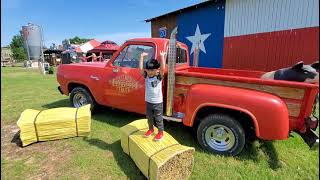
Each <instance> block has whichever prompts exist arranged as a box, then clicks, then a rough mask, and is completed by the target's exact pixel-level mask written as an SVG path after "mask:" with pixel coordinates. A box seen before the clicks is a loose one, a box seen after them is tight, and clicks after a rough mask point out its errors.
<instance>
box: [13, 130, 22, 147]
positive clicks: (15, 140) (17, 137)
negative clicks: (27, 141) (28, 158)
mask: <svg viewBox="0 0 320 180" xmlns="http://www.w3.org/2000/svg"><path fill="white" fill-rule="evenodd" d="M11 143H14V144H16V145H17V146H18V147H22V142H21V139H20V131H18V132H16V134H14V135H13V137H12V139H11Z"/></svg>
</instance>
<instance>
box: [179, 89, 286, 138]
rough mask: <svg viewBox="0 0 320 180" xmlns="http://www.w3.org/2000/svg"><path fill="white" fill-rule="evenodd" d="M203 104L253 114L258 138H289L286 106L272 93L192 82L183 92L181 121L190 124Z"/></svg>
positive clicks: (251, 115)
mask: <svg viewBox="0 0 320 180" xmlns="http://www.w3.org/2000/svg"><path fill="white" fill-rule="evenodd" d="M206 105H210V106H213V107H222V108H227V109H231V110H238V111H241V112H244V113H246V114H247V115H248V116H250V117H251V118H252V121H253V124H254V126H255V131H256V136H257V137H258V138H260V139H264V140H281V139H287V138H288V135H289V113H288V108H287V106H286V104H285V103H284V102H283V100H282V99H280V98H279V97H277V96H275V95H272V94H269V93H264V92H259V91H254V90H249V89H244V88H234V87H227V86H217V85H208V84H195V85H192V86H191V87H190V89H189V91H188V93H187V96H186V107H187V108H186V114H185V118H184V119H183V123H184V124H185V125H187V126H192V125H193V122H194V120H195V117H196V114H197V112H198V111H199V110H200V109H201V108H202V107H204V106H206Z"/></svg>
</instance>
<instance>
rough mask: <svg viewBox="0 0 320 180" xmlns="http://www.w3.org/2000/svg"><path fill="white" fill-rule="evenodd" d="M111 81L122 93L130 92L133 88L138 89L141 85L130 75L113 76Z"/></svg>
mask: <svg viewBox="0 0 320 180" xmlns="http://www.w3.org/2000/svg"><path fill="white" fill-rule="evenodd" d="M109 83H110V84H111V85H112V86H113V87H115V88H116V89H117V90H118V91H119V92H120V93H123V94H128V93H130V92H131V91H133V90H137V89H139V88H140V87H141V85H140V84H139V82H138V81H136V80H135V79H134V78H132V77H131V76H128V75H125V74H124V75H121V76H118V77H116V78H113V79H112V80H110V81H109Z"/></svg>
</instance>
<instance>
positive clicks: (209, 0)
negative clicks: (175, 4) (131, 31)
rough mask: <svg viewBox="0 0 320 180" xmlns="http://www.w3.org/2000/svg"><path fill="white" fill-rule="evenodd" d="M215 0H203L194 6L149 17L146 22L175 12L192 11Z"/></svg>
mask: <svg viewBox="0 0 320 180" xmlns="http://www.w3.org/2000/svg"><path fill="white" fill-rule="evenodd" d="M213 2H214V1H213V0H208V1H205V2H201V3H198V4H195V5H192V6H188V7H185V8H182V9H178V10H176V11H172V12H169V13H166V14H163V15H160V16H157V17H153V18H149V19H146V20H145V21H146V22H150V21H153V20H156V19H158V18H163V17H165V16H169V15H173V14H179V13H182V12H186V11H190V10H193V9H197V8H200V7H204V6H207V5H208V4H211V3H213Z"/></svg>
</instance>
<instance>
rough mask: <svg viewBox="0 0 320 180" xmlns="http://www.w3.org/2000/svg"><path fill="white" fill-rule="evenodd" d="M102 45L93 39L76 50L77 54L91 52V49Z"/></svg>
mask: <svg viewBox="0 0 320 180" xmlns="http://www.w3.org/2000/svg"><path fill="white" fill-rule="evenodd" d="M100 44H101V43H100V42H98V41H96V40H95V39H92V40H90V41H88V42H86V43H84V44H83V45H81V46H79V47H77V48H76V52H78V53H81V52H87V51H90V50H91V49H93V48H95V47H97V46H99V45H100Z"/></svg>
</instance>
